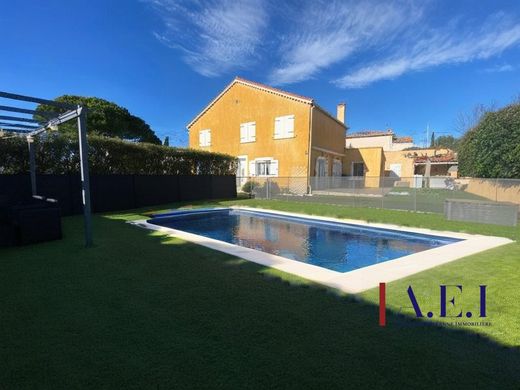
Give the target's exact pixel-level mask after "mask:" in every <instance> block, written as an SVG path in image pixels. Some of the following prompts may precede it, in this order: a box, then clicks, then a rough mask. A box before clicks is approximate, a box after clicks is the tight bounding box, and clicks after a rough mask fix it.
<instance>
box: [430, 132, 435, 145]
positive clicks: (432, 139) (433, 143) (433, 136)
mask: <svg viewBox="0 0 520 390" xmlns="http://www.w3.org/2000/svg"><path fill="white" fill-rule="evenodd" d="M434 147H435V131H432V138H431V141H430V148H434Z"/></svg>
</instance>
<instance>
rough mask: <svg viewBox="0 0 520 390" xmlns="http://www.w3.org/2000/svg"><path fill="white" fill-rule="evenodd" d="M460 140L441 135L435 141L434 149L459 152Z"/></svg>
mask: <svg viewBox="0 0 520 390" xmlns="http://www.w3.org/2000/svg"><path fill="white" fill-rule="evenodd" d="M459 144H460V138H455V137H454V136H452V135H441V136H440V137H437V139H436V140H435V147H437V148H446V149H451V150H454V151H457V150H459Z"/></svg>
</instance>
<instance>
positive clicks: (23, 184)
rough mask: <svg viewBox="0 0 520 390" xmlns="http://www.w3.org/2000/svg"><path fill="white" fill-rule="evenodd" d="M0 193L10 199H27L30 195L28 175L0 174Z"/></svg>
mask: <svg viewBox="0 0 520 390" xmlns="http://www.w3.org/2000/svg"><path fill="white" fill-rule="evenodd" d="M0 195H4V196H7V198H8V199H10V200H16V199H21V200H23V199H27V198H28V197H30V196H31V178H30V176H29V175H0Z"/></svg>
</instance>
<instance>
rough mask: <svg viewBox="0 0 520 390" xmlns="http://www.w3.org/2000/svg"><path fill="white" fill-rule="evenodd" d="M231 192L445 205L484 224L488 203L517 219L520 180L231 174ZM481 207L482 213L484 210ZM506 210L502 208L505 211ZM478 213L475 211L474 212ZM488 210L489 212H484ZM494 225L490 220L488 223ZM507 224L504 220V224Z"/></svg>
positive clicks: (404, 206) (414, 206) (357, 203)
mask: <svg viewBox="0 0 520 390" xmlns="http://www.w3.org/2000/svg"><path fill="white" fill-rule="evenodd" d="M237 190H238V191H239V192H242V193H246V194H248V195H249V196H251V197H254V198H256V199H277V200H287V201H298V202H317V203H326V204H337V205H345V206H351V207H374V208H383V209H392V210H408V211H416V212H430V213H445V214H446V207H447V204H449V203H450V202H452V203H453V204H455V205H464V207H465V209H464V210H466V212H470V209H471V208H473V209H475V210H476V214H475V215H476V216H475V217H474V218H477V219H478V221H479V222H489V221H487V220H486V219H489V215H490V213H491V212H490V211H489V207H490V206H493V204H495V205H494V206H495V207H497V206H499V207H501V210H502V211H503V212H506V214H507V213H509V215H511V214H512V215H514V218H515V223H516V220H517V218H518V211H519V205H520V179H479V178H453V177H449V176H432V177H423V176H419V175H417V176H414V177H348V176H327V177H309V178H308V177H301V176H300V177H237ZM486 210H487V211H486ZM506 210H507V211H506ZM479 213H480V214H481V215H479ZM488 214H489V215H488ZM492 223H495V222H492ZM506 224H509V223H506Z"/></svg>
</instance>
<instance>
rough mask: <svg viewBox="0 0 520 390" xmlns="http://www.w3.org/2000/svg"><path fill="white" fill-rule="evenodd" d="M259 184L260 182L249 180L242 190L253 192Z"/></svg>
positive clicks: (248, 192)
mask: <svg viewBox="0 0 520 390" xmlns="http://www.w3.org/2000/svg"><path fill="white" fill-rule="evenodd" d="M259 186H260V184H258V183H257V182H255V181H254V180H248V181H246V182H245V183H244V185H243V186H242V192H245V193H247V194H250V193H251V192H253V189H255V188H258V187H259Z"/></svg>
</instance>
